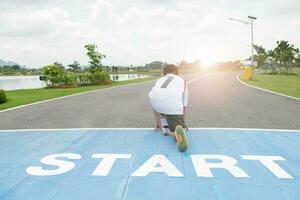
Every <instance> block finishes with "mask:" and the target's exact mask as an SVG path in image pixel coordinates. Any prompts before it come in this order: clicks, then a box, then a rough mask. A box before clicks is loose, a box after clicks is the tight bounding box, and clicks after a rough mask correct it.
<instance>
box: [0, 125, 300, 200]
mask: <svg viewBox="0 0 300 200" xmlns="http://www.w3.org/2000/svg"><path fill="white" fill-rule="evenodd" d="M188 137H189V149H188V151H187V152H185V153H179V152H178V151H177V149H176V146H175V141H174V140H173V139H172V138H170V137H165V136H163V135H161V134H154V133H153V131H152V130H134V129H132V130H120V129H118V130H113V129H109V130H103V129H102V130H61V131H0V145H1V151H0V157H1V160H0V169H1V171H0V199H1V200H12V199H14V200H15V199H21V200H41V199H43V200H65V199H71V200H82V199H88V200H96V199H105V200H134V199H143V200H153V199H155V200H162V199H172V200H183V199H205V200H220V199H226V200H233V199H243V200H254V199H255V200H265V199H271V200H299V196H300V190H299V185H300V171H299V167H300V152H299V144H300V131H293V132H288V131H254V130H251V131H249V130H219V129H218V130H213V129H200V130H195V129H194V130H192V131H191V132H190V134H188ZM287 147H288V148H287ZM41 162H42V163H43V164H42V163H41ZM225 163H226V164H225ZM233 166H234V167H233Z"/></svg>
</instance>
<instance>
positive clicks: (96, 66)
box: [84, 44, 106, 73]
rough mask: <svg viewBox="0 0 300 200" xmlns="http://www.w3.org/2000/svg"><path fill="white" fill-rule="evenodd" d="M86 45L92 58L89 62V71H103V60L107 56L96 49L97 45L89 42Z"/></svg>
mask: <svg viewBox="0 0 300 200" xmlns="http://www.w3.org/2000/svg"><path fill="white" fill-rule="evenodd" d="M84 47H85V48H86V50H87V55H88V57H89V59H90V60H89V63H90V67H89V71H90V72H91V73H95V72H96V71H100V72H101V71H102V70H103V66H102V63H101V60H102V59H103V58H105V57H106V56H105V55H104V54H101V53H99V52H97V51H96V48H97V45H95V44H87V45H85V46H84Z"/></svg>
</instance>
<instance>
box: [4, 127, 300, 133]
mask: <svg viewBox="0 0 300 200" xmlns="http://www.w3.org/2000/svg"><path fill="white" fill-rule="evenodd" d="M103 130H127V131H130V130H131V131H132V130H151V131H152V130H154V128H134V127H133V128H127V127H125V128H54V129H47V128H46V129H8V130H0V134H1V133H3V132H40V131H47V132H53V131H54V132H55V131H103ZM189 130H215V131H218V130H225V131H265V132H277V133H281V132H282V131H284V132H290V133H297V134H298V133H299V134H300V130H297V129H264V128H225V127H215V128H214V127H201V128H189Z"/></svg>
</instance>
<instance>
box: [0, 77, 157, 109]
mask: <svg viewBox="0 0 300 200" xmlns="http://www.w3.org/2000/svg"><path fill="white" fill-rule="evenodd" d="M149 81H152V80H149ZM149 81H142V82H138V83H131V84H128V85H119V86H113V87H109V88H103V89H96V90H90V91H86V92H80V93H76V94H71V95H66V96H63V97H57V98H53V99H47V100H43V101H38V102H34V103H29V104H25V105H21V106H16V107H13V108H8V109H5V110H0V113H3V112H7V111H10V110H15V109H19V108H23V107H27V106H33V105H37V104H41V103H47V102H50V101H56V100H59V99H64V98H68V97H73V96H77V95H82V94H86V93H91V92H97V91H101V90H110V89H114V88H119V87H127V86H131V85H136V84H140V83H145V82H149Z"/></svg>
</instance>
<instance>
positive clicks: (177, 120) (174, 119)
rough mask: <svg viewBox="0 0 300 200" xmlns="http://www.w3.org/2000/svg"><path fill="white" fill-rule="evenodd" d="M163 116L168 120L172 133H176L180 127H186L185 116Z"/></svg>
mask: <svg viewBox="0 0 300 200" xmlns="http://www.w3.org/2000/svg"><path fill="white" fill-rule="evenodd" d="M162 115H163V117H165V118H166V119H167V123H168V126H169V129H170V131H171V132H174V131H175V128H176V126H178V125H181V126H184V119H183V115H165V114H162Z"/></svg>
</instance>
